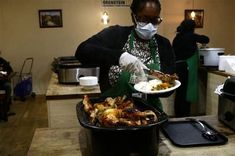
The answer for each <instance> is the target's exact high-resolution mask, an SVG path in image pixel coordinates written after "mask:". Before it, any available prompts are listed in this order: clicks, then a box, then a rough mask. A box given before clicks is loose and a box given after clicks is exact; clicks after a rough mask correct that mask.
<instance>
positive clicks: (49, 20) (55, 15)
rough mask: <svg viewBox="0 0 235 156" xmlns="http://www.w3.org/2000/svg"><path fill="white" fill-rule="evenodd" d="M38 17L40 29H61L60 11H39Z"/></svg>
mask: <svg viewBox="0 0 235 156" xmlns="http://www.w3.org/2000/svg"><path fill="white" fill-rule="evenodd" d="M38 15H39V25H40V28H56V27H63V22H62V10H61V9H54V10H39V11H38Z"/></svg>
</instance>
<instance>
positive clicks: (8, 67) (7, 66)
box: [0, 58, 13, 75]
mask: <svg viewBox="0 0 235 156" xmlns="http://www.w3.org/2000/svg"><path fill="white" fill-rule="evenodd" d="M0 62H1V64H2V65H3V70H4V71H7V74H8V75H9V74H10V73H12V72H13V69H12V67H11V65H10V63H9V62H8V61H6V60H5V59H3V58H1V60H0Z"/></svg>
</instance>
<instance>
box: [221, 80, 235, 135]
mask: <svg viewBox="0 0 235 156" xmlns="http://www.w3.org/2000/svg"><path fill="white" fill-rule="evenodd" d="M221 92H222V94H221V95H220V96H219V108H218V118H219V120H220V121H221V122H222V123H224V124H225V125H227V126H228V127H230V128H231V129H233V130H235V77H231V78H228V79H227V80H226V81H225V83H224V86H223V89H221Z"/></svg>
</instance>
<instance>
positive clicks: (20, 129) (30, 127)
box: [0, 96, 48, 156]
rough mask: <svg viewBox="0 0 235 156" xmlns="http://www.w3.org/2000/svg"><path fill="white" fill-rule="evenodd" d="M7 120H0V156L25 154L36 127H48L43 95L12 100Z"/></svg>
mask: <svg viewBox="0 0 235 156" xmlns="http://www.w3.org/2000/svg"><path fill="white" fill-rule="evenodd" d="M11 112H15V113H16V115H14V116H10V117H9V118H8V122H3V121H1V122H0V156H25V155H27V151H28V149H29V147H30V144H31V141H32V138H33V135H34V132H35V129H36V128H42V127H48V120H47V106H46V99H45V97H44V96H36V97H35V98H32V97H30V98H27V100H26V101H24V102H22V101H18V100H15V101H13V103H12V105H11Z"/></svg>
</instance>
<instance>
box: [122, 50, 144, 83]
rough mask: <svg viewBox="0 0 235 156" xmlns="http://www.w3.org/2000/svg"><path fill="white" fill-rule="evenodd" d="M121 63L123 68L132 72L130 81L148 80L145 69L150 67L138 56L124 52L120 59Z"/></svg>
mask: <svg viewBox="0 0 235 156" xmlns="http://www.w3.org/2000/svg"><path fill="white" fill-rule="evenodd" d="M119 64H120V66H121V68H122V69H123V70H126V71H128V72H130V73H131V74H132V75H131V78H130V83H132V84H135V83H138V82H140V81H145V80H146V75H145V73H144V70H143V69H148V68H147V67H146V66H145V65H144V64H143V63H142V62H141V61H140V60H139V59H138V58H137V57H135V56H133V55H131V54H129V53H128V52H124V53H123V54H122V55H121V57H120V59H119Z"/></svg>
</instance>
